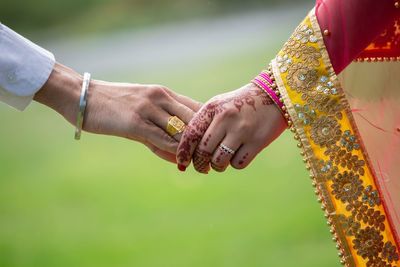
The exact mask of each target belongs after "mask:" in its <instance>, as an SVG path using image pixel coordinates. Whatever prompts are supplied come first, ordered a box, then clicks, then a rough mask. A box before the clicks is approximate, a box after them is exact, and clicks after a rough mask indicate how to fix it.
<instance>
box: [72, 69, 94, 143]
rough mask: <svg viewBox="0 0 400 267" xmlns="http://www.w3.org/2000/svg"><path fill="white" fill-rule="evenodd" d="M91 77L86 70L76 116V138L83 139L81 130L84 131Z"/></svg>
mask: <svg viewBox="0 0 400 267" xmlns="http://www.w3.org/2000/svg"><path fill="white" fill-rule="evenodd" d="M90 77H91V75H90V73H88V72H85V73H84V74H83V83H82V91H81V97H80V98H79V107H78V115H77V117H76V129H75V140H80V139H81V132H82V126H83V120H84V117H85V110H86V104H87V95H88V90H89V84H90Z"/></svg>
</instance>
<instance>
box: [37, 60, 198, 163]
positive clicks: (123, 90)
mask: <svg viewBox="0 0 400 267" xmlns="http://www.w3.org/2000/svg"><path fill="white" fill-rule="evenodd" d="M81 86H82V77H81V76H80V75H79V74H77V73H76V72H75V71H73V70H71V69H69V68H67V67H65V66H62V65H60V64H56V66H55V68H54V70H53V72H52V74H51V75H50V78H49V80H48V81H47V83H46V84H45V85H44V86H43V88H42V89H41V90H40V91H39V92H38V93H37V94H36V95H35V98H34V99H35V100H36V101H38V102H40V103H42V104H45V105H47V106H49V107H51V108H53V109H54V110H56V111H57V112H59V113H60V114H62V115H63V116H64V117H65V118H66V119H67V120H68V121H69V122H70V123H71V124H73V125H75V123H76V116H77V112H78V103H79V97H80V91H81ZM87 103H88V104H87V107H86V112H85V118H84V124H83V130H84V131H87V132H91V133H97V134H105V135H114V136H119V137H125V138H129V139H131V140H135V141H138V142H141V143H143V144H144V145H146V146H148V147H149V148H150V149H151V150H152V151H153V152H154V153H155V154H157V155H158V156H160V157H161V158H163V159H165V160H168V161H171V162H176V161H175V159H176V156H175V154H176V151H177V147H178V141H179V140H180V137H181V134H180V135H176V136H174V137H171V136H169V135H168V134H167V132H166V126H167V123H168V119H169V118H170V117H171V116H177V117H179V118H180V119H181V120H182V121H183V122H185V123H186V124H187V123H189V121H190V120H191V119H192V117H193V115H194V114H195V112H197V111H198V110H199V109H200V107H201V104H200V103H198V102H196V101H194V100H191V99H190V98H187V97H185V96H181V95H178V94H176V93H174V92H172V91H171V90H169V89H168V88H166V87H164V86H160V85H140V84H124V83H109V82H103V81H96V80H92V81H91V82H90V86H89V90H88V100H87Z"/></svg>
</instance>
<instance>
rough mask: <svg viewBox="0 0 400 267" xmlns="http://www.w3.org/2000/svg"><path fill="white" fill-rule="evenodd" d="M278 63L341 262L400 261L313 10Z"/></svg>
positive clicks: (276, 68)
mask: <svg viewBox="0 0 400 267" xmlns="http://www.w3.org/2000/svg"><path fill="white" fill-rule="evenodd" d="M272 70H273V73H274V76H275V79H276V83H277V86H278V88H279V91H280V93H281V96H282V98H283V100H284V103H285V105H286V108H287V110H288V113H289V115H290V117H291V119H292V122H293V126H292V127H291V131H292V132H294V134H295V139H296V140H298V141H299V143H298V146H299V148H301V149H302V152H301V155H302V156H303V157H304V162H305V163H306V168H307V169H308V170H309V171H310V177H311V178H312V179H313V186H314V187H315V193H316V195H317V196H318V201H319V202H321V203H322V205H321V208H322V209H323V210H324V211H325V217H326V218H327V221H328V222H327V223H328V225H329V226H330V227H331V229H330V231H331V233H332V235H333V240H334V241H335V242H336V243H337V245H336V247H337V249H338V250H339V253H338V254H339V257H340V258H341V263H342V264H344V265H346V266H371V267H372V266H385V267H391V266H398V265H399V266H400V261H399V253H398V248H397V247H396V242H395V239H394V235H393V232H392V230H391V227H390V224H389V222H388V219H387V216H386V211H385V209H384V207H383V204H382V201H381V198H380V194H379V191H378V190H377V187H376V184H375V180H374V176H373V172H372V168H371V166H370V165H369V161H368V157H367V154H366V151H365V149H364V147H363V145H362V142H361V139H360V136H359V134H358V130H357V128H356V124H355V122H354V119H353V116H352V113H351V110H350V107H349V104H348V102H347V100H346V98H345V95H344V92H343V90H342V89H341V86H340V83H339V80H338V77H337V76H336V74H335V72H334V70H333V67H332V64H331V62H330V58H329V55H328V52H327V50H326V47H325V45H324V41H323V38H322V34H321V30H320V27H319V24H318V21H317V18H316V16H315V12H314V10H312V11H311V12H310V13H309V15H308V16H307V17H306V18H305V19H304V21H303V22H302V23H301V24H300V25H299V26H298V27H297V29H296V30H295V32H294V34H293V35H292V36H291V38H290V39H289V40H288V42H287V43H286V44H285V45H284V47H283V49H282V50H281V51H280V52H279V53H278V55H277V57H276V58H275V59H274V60H273V61H272Z"/></svg>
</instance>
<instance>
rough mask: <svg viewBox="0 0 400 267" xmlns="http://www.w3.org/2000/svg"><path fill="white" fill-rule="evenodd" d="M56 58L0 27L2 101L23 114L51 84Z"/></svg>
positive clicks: (0, 95) (0, 98) (6, 28)
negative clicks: (47, 84) (40, 92)
mask: <svg viewBox="0 0 400 267" xmlns="http://www.w3.org/2000/svg"><path fill="white" fill-rule="evenodd" d="M54 63H55V59H54V55H53V54H52V53H50V52H49V51H47V50H45V49H43V48H41V47H39V46H37V45H35V44H34V43H32V42H31V41H29V40H27V39H25V38H24V37H22V36H21V35H19V34H18V33H16V32H14V31H13V30H11V29H9V28H8V27H6V26H5V25H2V24H1V23H0V101H2V102H4V103H7V104H9V105H11V106H13V107H14V108H16V109H19V110H24V109H25V108H26V107H27V106H28V105H29V103H30V102H31V101H32V99H33V96H34V95H35V93H36V92H37V91H39V89H40V88H41V87H42V86H43V85H44V84H45V82H46V81H47V80H48V78H49V76H50V74H51V72H52V70H53V68H54Z"/></svg>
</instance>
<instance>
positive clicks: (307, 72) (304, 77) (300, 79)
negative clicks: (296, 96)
mask: <svg viewBox="0 0 400 267" xmlns="http://www.w3.org/2000/svg"><path fill="white" fill-rule="evenodd" d="M317 80H318V75H317V70H315V69H314V68H310V67H308V66H307V65H306V64H304V63H295V64H292V66H291V67H290V69H289V73H288V84H289V86H290V87H291V88H293V89H294V90H296V91H297V92H299V93H307V91H308V90H310V88H313V87H314V86H315V85H316V83H317Z"/></svg>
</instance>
